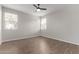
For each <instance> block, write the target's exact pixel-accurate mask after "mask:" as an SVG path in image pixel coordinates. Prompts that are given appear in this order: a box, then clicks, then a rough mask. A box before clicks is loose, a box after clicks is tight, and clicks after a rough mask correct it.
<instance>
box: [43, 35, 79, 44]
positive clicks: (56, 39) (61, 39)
mask: <svg viewBox="0 0 79 59" xmlns="http://www.w3.org/2000/svg"><path fill="white" fill-rule="evenodd" d="M42 36H43V37H47V38H50V39H55V40H59V41H63V42H67V43H71V44H75V45H79V43H77V42H72V41H68V40H62V39H61V38H52V37H51V36H45V35H42Z"/></svg>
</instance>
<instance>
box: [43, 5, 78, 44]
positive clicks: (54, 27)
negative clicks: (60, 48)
mask: <svg viewBox="0 0 79 59" xmlns="http://www.w3.org/2000/svg"><path fill="white" fill-rule="evenodd" d="M44 17H46V19H47V24H46V26H47V29H46V30H44V31H42V36H45V37H49V38H55V39H57V40H61V41H65V42H70V43H73V44H78V45H79V5H66V8H64V9H61V10H59V11H56V12H54V13H50V14H48V15H46V16H44Z"/></svg>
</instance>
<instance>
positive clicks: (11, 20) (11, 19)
mask: <svg viewBox="0 0 79 59" xmlns="http://www.w3.org/2000/svg"><path fill="white" fill-rule="evenodd" d="M4 20H5V29H8V30H10V29H11V30H15V29H17V22H18V15H16V14H13V13H9V12H5V14H4Z"/></svg>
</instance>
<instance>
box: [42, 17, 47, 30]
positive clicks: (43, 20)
mask: <svg viewBox="0 0 79 59" xmlns="http://www.w3.org/2000/svg"><path fill="white" fill-rule="evenodd" d="M46 28H47V26H46V18H42V19H41V30H46Z"/></svg>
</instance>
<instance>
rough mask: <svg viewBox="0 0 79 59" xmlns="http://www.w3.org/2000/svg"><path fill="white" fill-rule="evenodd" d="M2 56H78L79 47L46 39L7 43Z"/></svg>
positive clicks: (36, 38) (1, 50) (3, 46)
mask: <svg viewBox="0 0 79 59" xmlns="http://www.w3.org/2000/svg"><path fill="white" fill-rule="evenodd" d="M0 53H1V54H78V53H79V46H78V45H74V44H70V43H66V42H61V41H58V40H54V39H49V38H45V37H34V38H29V39H23V40H15V41H10V42H5V43H3V44H2V45H1V46H0Z"/></svg>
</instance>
